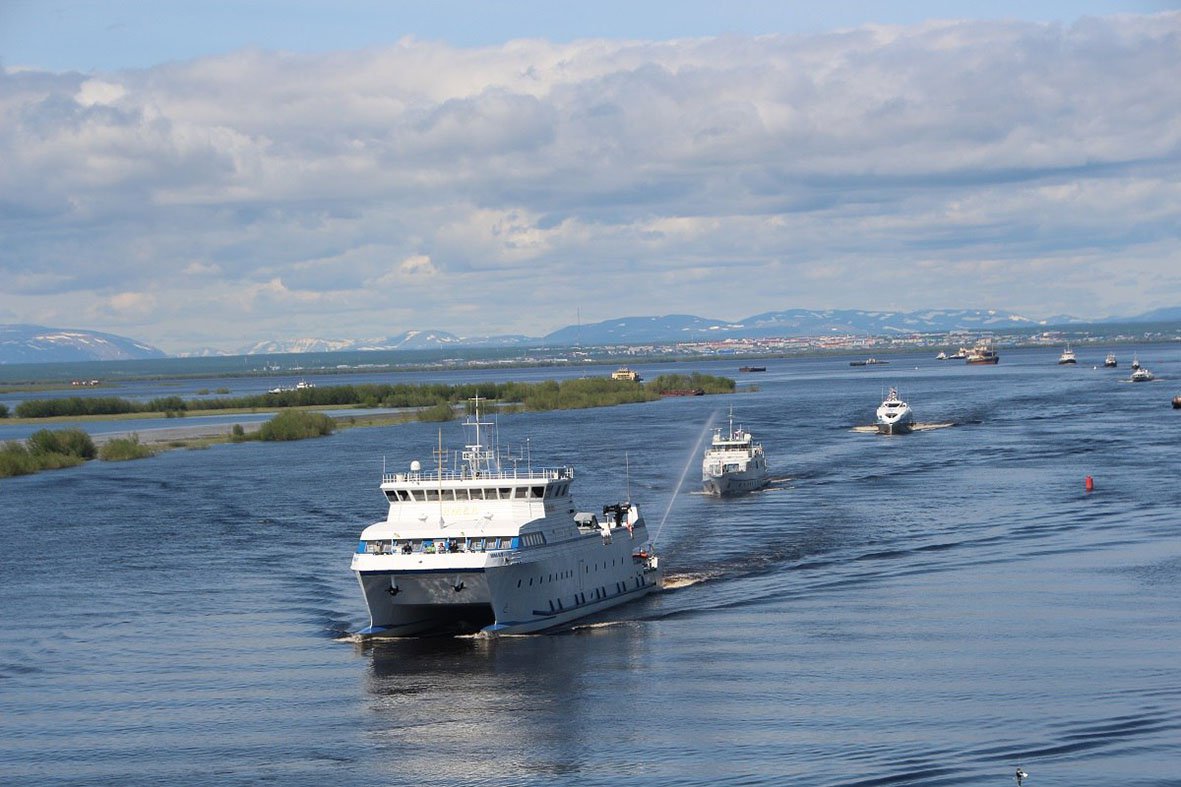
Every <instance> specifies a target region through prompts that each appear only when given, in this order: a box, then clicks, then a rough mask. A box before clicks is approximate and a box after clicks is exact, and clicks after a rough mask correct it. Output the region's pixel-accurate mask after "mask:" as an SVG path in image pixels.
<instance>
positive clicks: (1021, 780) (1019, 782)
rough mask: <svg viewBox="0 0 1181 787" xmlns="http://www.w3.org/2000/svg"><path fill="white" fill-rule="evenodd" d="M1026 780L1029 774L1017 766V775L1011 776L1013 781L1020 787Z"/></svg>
mask: <svg viewBox="0 0 1181 787" xmlns="http://www.w3.org/2000/svg"><path fill="white" fill-rule="evenodd" d="M1028 778H1029V774H1028V773H1026V772H1025V771H1023V770H1021V766H1020V765H1018V766H1017V773H1015V774H1013V780H1014V781H1016V782H1017V787H1021V785H1022V784H1023V783H1024V782H1025V780H1026V779H1028Z"/></svg>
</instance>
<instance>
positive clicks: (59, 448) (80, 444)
mask: <svg viewBox="0 0 1181 787" xmlns="http://www.w3.org/2000/svg"><path fill="white" fill-rule="evenodd" d="M26 445H27V446H28V448H29V451H30V452H32V453H34V454H65V455H66V456H76V457H78V458H79V459H93V458H94V457H95V455H96V453H97V452H96V451H95V448H94V441H93V440H91V439H90V435H89V434H87V433H86V432H84V431H82V430H81V429H39V430H38V431H36V432H33V434H31V435H29V439H28V441H27V442H26Z"/></svg>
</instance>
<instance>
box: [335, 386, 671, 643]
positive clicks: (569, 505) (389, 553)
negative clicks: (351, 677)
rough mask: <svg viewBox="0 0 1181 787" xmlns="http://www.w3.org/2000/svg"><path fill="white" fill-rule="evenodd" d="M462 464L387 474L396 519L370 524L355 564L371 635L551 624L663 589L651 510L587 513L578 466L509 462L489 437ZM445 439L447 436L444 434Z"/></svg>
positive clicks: (616, 507)
mask: <svg viewBox="0 0 1181 787" xmlns="http://www.w3.org/2000/svg"><path fill="white" fill-rule="evenodd" d="M479 408H480V400H479V399H478V398H477V399H476V407H475V416H474V418H469V419H468V421H467V423H466V424H465V427H468V428H470V429H472V430H473V431H474V436H475V439H474V442H472V443H471V444H469V445H467V447H466V450H465V451H463V452H462V454H458V455H456V456H455V457H454V460H455V461H454V464H455V465H456V466H455V467H454V469H451V470H446V469H444V463H445V461H444V460H445V458H446V454H445V453H444V452H443V450H442V445H441V444H440V450H439V452H438V453H439V467H438V469H437V470H436V471H435V472H423V471H422V467H421V464H420V463H419V462H418V461H414V462H411V464H410V467H409V472H405V473H391V474H383V476H382V482H381V491H382V493H383V494H384V495H385V496H386V498H387V500H388V501H389V513H388V515H387V517H386V519H385V520H383V521H381V522H378V523H376V524H373V525H370V526H369V527H367V528H365V530H364V532H362V533H361V542H360V544H358V546H357V552H356V554H354V555H353V562H352V569H353V571H354V572H355V573H356V575H357V580H358V582H360V584H361V591H362V592H363V593H364V595H365V603H366V604H367V605H368V607H369V618H370V621H369V626H368V627H366V628H365V629H363V630H362V631H360V632H359V633H360V634H361V635H362V636H376V637H398V636H409V635H417V634H433V633H463V632H484V633H486V634H518V633H528V632H534V631H543V630H545V629H551V628H555V627H559V626H562V625H564V624H567V623H570V622H571V621H574V620H577V619H578V618H581V617H584V616H586V615H590V614H592V613H595V612H601V611H602V610H605V609H609V608H611V607H614V606H616V605H618V604H622V603H625V602H627V601H631V600H633V599H636V598H640V597H642V596H645V595H647V594H648V593H651V592H652V591H653V590H655V589H657V588H658V587H659V586H660V569H659V563H658V561H657V558H656V556H655V555H654V554H653V550H652V545H651V544H650V543H649V540H648V530H647V527H646V525H645V523H644V518H643V516H641V515H640V509H639V506H637V505H635V504H633V503H631V502H630V501H628V502H622V503H614V504H610V505H605V506H603V512H602V514H601V515H600V514H597V513H593V512H585V513H576V512H575V508H574V503H573V501H572V499H571V497H570V487H571V485H572V484H573V482H574V470H573V468H571V467H554V468H539V469H535V468H533V467H532V466H529V467H528V468H527V469H524V470H521V469H518V468H516V467H514V468H513V469H508V470H506V469H503V468H502V467H501V462H500V455H499V453H498V452H494V451H493V450H490V449H488V448H486V447H485V446H484V445H483V444H482V443H481V442H480V440H481V429H485V432H484V433H485V434H488V432H487V429H486V428H488V427H491V426H492V424H490V423H483V422H481V421H480V412H479ZM440 443H441V439H440Z"/></svg>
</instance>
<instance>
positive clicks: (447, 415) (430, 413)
mask: <svg viewBox="0 0 1181 787" xmlns="http://www.w3.org/2000/svg"><path fill="white" fill-rule="evenodd" d="M416 415H417V417H418V420H420V421H450V420H452V419H454V418H455V410H453V409H452V408H451V405H450V404H449V403H447V402H439V403H438V404H436V405H435V406H433V407H427V408H424V409H422V410H419V411H418V413H417V414H416Z"/></svg>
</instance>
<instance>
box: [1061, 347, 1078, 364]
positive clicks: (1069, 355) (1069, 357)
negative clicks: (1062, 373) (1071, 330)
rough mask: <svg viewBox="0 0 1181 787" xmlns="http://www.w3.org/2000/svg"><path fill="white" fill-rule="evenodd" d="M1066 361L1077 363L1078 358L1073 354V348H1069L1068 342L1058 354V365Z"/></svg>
mask: <svg viewBox="0 0 1181 787" xmlns="http://www.w3.org/2000/svg"><path fill="white" fill-rule="evenodd" d="M1068 363H1078V359H1077V358H1076V357H1075V355H1074V350H1072V349H1070V344H1069V343H1067V345H1066V349H1065V350H1063V351H1062V354H1061V355H1059V356H1058V365H1059V366H1061V365H1063V364H1068Z"/></svg>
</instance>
